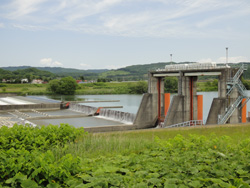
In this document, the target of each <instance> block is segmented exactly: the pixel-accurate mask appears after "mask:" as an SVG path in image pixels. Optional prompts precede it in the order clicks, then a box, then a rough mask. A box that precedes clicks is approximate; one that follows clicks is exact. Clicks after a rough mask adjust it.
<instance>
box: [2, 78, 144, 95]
mask: <svg viewBox="0 0 250 188" xmlns="http://www.w3.org/2000/svg"><path fill="white" fill-rule="evenodd" d="M146 87H147V83H146V82H142V81H140V82H96V83H87V84H78V88H77V90H76V93H75V94H78V95H96V94H137V93H145V92H146V91H147V88H146ZM46 89H47V84H0V93H18V94H20V95H26V94H27V95H50V94H51V93H50V92H48V91H47V90H46Z"/></svg>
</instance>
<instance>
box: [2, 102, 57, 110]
mask: <svg viewBox="0 0 250 188" xmlns="http://www.w3.org/2000/svg"><path fill="white" fill-rule="evenodd" d="M39 108H58V109H60V103H41V104H16V105H1V106H0V111H6V110H19V109H39Z"/></svg>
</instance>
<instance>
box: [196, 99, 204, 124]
mask: <svg viewBox="0 0 250 188" xmlns="http://www.w3.org/2000/svg"><path fill="white" fill-rule="evenodd" d="M197 120H203V95H197Z"/></svg>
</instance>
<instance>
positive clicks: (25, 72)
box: [0, 67, 56, 83]
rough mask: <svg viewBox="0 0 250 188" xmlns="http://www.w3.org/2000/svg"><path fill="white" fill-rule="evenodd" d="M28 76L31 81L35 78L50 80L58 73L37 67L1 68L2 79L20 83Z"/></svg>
mask: <svg viewBox="0 0 250 188" xmlns="http://www.w3.org/2000/svg"><path fill="white" fill-rule="evenodd" d="M24 78H27V79H28V80H29V81H31V80H33V79H43V80H46V81H48V80H50V79H54V78H56V75H55V74H53V73H51V72H49V71H44V70H38V69H36V68H31V67H30V68H25V69H18V70H13V71H11V70H4V69H0V81H2V80H3V79H5V80H10V82H15V83H20V82H21V79H24Z"/></svg>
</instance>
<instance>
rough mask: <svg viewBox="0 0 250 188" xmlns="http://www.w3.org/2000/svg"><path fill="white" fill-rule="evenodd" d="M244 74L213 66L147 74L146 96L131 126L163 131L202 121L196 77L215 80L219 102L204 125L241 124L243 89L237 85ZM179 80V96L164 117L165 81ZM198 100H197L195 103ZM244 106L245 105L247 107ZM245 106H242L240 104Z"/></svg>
mask: <svg viewBox="0 0 250 188" xmlns="http://www.w3.org/2000/svg"><path fill="white" fill-rule="evenodd" d="M244 70H245V67H244V65H242V66H241V67H240V68H231V67H229V66H217V65H216V64H213V63H206V64H198V63H195V64H189V65H186V64H182V65H168V66H166V67H165V69H158V70H156V71H151V72H149V82H148V93H147V94H144V96H143V99H142V102H141V105H140V108H139V110H138V113H137V116H136V119H135V121H134V125H135V126H136V128H149V127H154V126H156V125H160V124H161V125H162V126H164V127H167V126H170V125H174V124H179V123H182V122H187V121H190V122H192V121H194V120H202V113H203V112H202V105H203V104H202V96H198V95H197V90H196V88H197V87H196V83H197V80H198V76H209V75H212V76H218V98H215V99H214V101H213V103H212V106H211V109H210V112H209V115H208V118H207V122H206V123H207V124H225V123H240V122H244V121H242V115H241V112H242V107H241V103H242V99H243V98H247V100H246V102H247V101H248V100H249V98H248V97H247V96H246V95H245V93H244V92H245V88H244V86H243V84H242V83H241V81H240V77H241V76H242V74H243V72H244ZM171 76H175V77H178V95H176V96H174V97H173V99H172V101H171V103H170V107H169V108H168V107H167V108H168V112H167V114H165V112H164V111H166V110H165V108H166V107H165V106H164V105H165V104H167V103H166V101H164V100H165V98H164V78H165V77H171ZM198 99H199V100H198ZM246 102H245V103H246ZM243 106H244V104H243Z"/></svg>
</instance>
